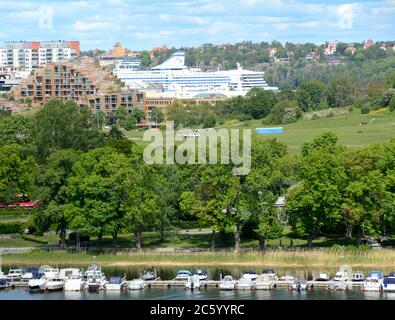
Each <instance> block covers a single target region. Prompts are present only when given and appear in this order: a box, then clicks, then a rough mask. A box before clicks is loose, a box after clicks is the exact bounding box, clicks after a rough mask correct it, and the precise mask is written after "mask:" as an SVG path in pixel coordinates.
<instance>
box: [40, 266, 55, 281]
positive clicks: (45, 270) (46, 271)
mask: <svg viewBox="0 0 395 320" xmlns="http://www.w3.org/2000/svg"><path fill="white" fill-rule="evenodd" d="M38 270H39V273H41V274H43V275H44V277H45V278H47V279H49V278H56V277H59V269H58V268H52V267H51V266H47V265H44V266H41V267H40V268H39V269H38Z"/></svg>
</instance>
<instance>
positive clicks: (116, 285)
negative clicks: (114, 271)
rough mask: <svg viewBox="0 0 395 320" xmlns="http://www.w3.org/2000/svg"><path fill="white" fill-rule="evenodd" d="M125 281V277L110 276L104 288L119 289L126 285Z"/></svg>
mask: <svg viewBox="0 0 395 320" xmlns="http://www.w3.org/2000/svg"><path fill="white" fill-rule="evenodd" d="M127 284H128V283H127V282H126V279H125V278H122V277H110V279H109V280H108V282H107V283H106V285H105V289H106V290H108V291H110V290H111V291H114V290H115V291H121V290H124V289H125V288H126V287H127Z"/></svg>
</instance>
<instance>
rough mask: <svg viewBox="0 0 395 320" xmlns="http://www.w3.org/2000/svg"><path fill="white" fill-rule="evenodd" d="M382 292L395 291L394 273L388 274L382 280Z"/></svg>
mask: <svg viewBox="0 0 395 320" xmlns="http://www.w3.org/2000/svg"><path fill="white" fill-rule="evenodd" d="M383 291H388V292H391V291H392V292H394V291H395V272H390V273H389V274H388V276H386V277H384V280H383Z"/></svg>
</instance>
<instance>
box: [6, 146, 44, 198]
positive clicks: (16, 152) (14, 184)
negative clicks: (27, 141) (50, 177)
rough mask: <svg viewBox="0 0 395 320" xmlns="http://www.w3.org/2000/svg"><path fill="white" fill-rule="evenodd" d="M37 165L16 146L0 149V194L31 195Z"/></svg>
mask: <svg viewBox="0 0 395 320" xmlns="http://www.w3.org/2000/svg"><path fill="white" fill-rule="evenodd" d="M36 169H37V164H36V162H35V160H34V158H33V157H32V156H29V155H27V154H26V152H24V150H23V148H22V147H21V146H20V145H18V144H9V145H6V146H2V147H0V194H1V195H3V196H6V197H10V198H11V197H12V196H14V195H15V194H30V195H31V194H32V193H33V191H34V183H33V179H34V174H35V171H36Z"/></svg>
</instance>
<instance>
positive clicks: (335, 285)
mask: <svg viewBox="0 0 395 320" xmlns="http://www.w3.org/2000/svg"><path fill="white" fill-rule="evenodd" d="M326 288H327V289H328V290H335V291H337V290H348V289H351V288H352V286H351V285H350V284H349V282H348V281H330V282H329V283H328V285H327V287H326Z"/></svg>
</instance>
